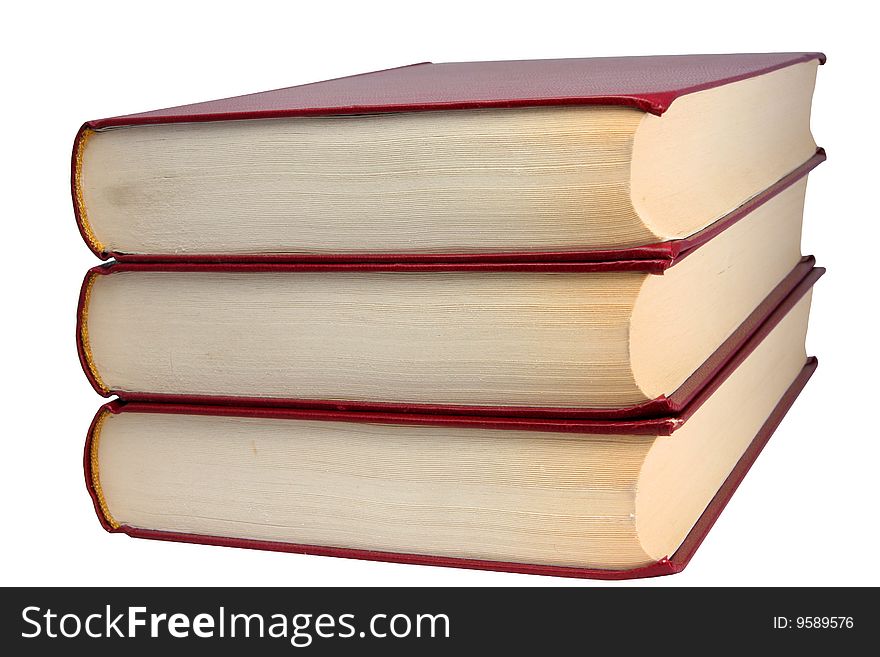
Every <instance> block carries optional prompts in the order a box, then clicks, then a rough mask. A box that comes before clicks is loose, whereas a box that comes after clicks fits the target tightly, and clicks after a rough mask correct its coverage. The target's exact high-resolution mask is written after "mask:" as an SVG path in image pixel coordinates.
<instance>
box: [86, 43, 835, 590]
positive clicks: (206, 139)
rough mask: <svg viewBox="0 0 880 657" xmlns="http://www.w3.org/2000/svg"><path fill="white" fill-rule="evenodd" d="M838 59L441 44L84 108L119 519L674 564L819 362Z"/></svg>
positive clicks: (401, 551) (292, 548)
mask: <svg viewBox="0 0 880 657" xmlns="http://www.w3.org/2000/svg"><path fill="white" fill-rule="evenodd" d="M823 60H824V58H823V56H822V55H821V54H818V53H782V54H778V53H777V54H749V55H703V56H663V57H634V58H610V59H571V60H547V61H513V62H481V63H453V64H418V65H414V66H408V67H402V68H397V69H391V70H387V71H379V72H376V73H369V74H365V75H360V76H352V77H348V78H340V79H337V80H331V81H328V82H321V83H316V84H310V85H304V86H299V87H292V88H287V89H280V90H277V91H270V92H266V93H259V94H254V95H249V96H241V97H237V98H231V99H226V100H219V101H212V102H206V103H200V104H196V105H188V106H184V107H176V108H172V109H167V110H159V111H154V112H147V113H143V114H134V115H130V116H123V117H117V118H111V119H104V120H100V121H92V122H89V123H87V124H85V125H84V126H83V128H82V129H81V130H80V132H79V134H78V135H77V138H76V141H75V145H74V154H73V166H72V168H73V172H72V191H73V197H74V205H75V212H76V216H77V220H78V223H79V227H80V230H81V232H82V235H83V237H84V239H85V240H86V242H87V243H88V245H89V246H90V247H91V249H92V250H93V251H94V252H95V254H96V255H98V256H99V257H101V258H103V259H111V258H112V260H111V261H110V262H109V263H106V264H103V265H100V266H98V267H95V268H94V269H92V270H91V271H90V272H88V274H87V275H86V277H85V281H84V283H83V287H82V294H81V298H80V302H79V318H78V328H77V340H78V347H79V353H80V359H81V362H82V364H83V369H84V371H85V373H86V375H87V377H88V378H89V380H90V381H91V383H92V385H93V386H94V387H95V389H96V390H97V391H98V392H100V393H101V394H102V395H105V396H111V395H113V396H116V399H115V400H114V401H111V402H110V403H108V404H106V405H105V406H103V407H102V408H101V409H100V410H99V412H98V414H97V415H96V417H95V420H94V422H93V423H92V426H91V428H90V430H89V433H88V439H87V444H86V452H85V468H86V480H87V484H88V488H89V491H90V493H91V496H92V499H93V501H94V505H95V509H96V511H97V513H98V516H99V518H100V520H101V523H102V524H103V526H104V527H105V528H106V529H107V530H109V531H114V532H124V533H126V534H129V535H131V536H137V537H145V538H153V539H162V540H175V541H186V542H198V543H206V544H211V545H231V546H239V547H254V548H262V549H269V550H281V551H288V552H303V553H310V554H324V555H335V556H345V557H355V558H368V559H378V560H389V561H399V562H406V563H419V564H434V565H446V566H463V567H472V568H486V569H497V570H509V571H515V572H524V573H544V574H553V575H568V576H581V577H601V578H624V577H639V576H650V575H660V574H665V573H672V572H676V571H678V570H680V569H681V568H683V567H684V566H685V565H686V564H687V562H688V560H689V559H690V558H691V556H692V554H693V553H694V550H695V549H696V548H697V546H698V545H699V544H700V542H701V541H702V539H703V537H704V536H705V534H706V532H707V531H708V529H709V528H710V527H711V525H712V524H713V522H714V521H715V519H716V517H717V515H718V514H719V512H720V511H721V510H722V508H723V507H724V505H725V504H726V503H727V501H728V499H729V498H730V496H731V494H732V493H733V491H734V490H735V489H736V487H737V485H738V484H739V482H740V481H741V480H742V478H743V476H744V475H745V473H746V471H747V470H748V468H749V466H750V465H751V464H752V462H753V461H754V460H755V458H756V457H757V455H758V453H759V452H760V451H761V449H762V447H763V446H764V444H765V443H766V441H767V440H768V438H769V436H770V434H771V433H772V432H773V431H774V429H775V428H776V426H777V425H778V423H779V422H780V420H781V419H782V416H783V415H784V414H785V413H786V411H787V410H788V408H789V406H790V405H791V404H792V402H793V401H794V399H795V397H796V396H797V395H798V393H799V391H800V390H801V388H802V387H803V385H804V384H805V383H806V380H807V379H808V378H809V376H810V375H811V374H812V372H813V370H814V368H815V366H816V361H815V359H812V358H807V356H806V352H805V348H804V340H805V334H806V330H807V319H808V315H809V309H810V293H811V287H812V285H813V283H814V282H815V281H816V279H817V278H818V277H819V276H820V275H821V273H822V271H823V270H822V269H819V268H816V267H814V261H813V259H812V258H810V257H802V256H801V251H800V235H801V224H802V216H803V207H804V192H805V187H806V182H807V174H808V173H809V172H810V171H811V170H812V169H813V168H814V167H815V166H816V165H818V164H819V163H820V162H821V161H822V160H823V159H824V153H823V151H822V150H821V149H817V148H816V144H815V142H814V141H813V138H812V136H811V133H810V105H811V98H812V93H813V87H814V83H815V78H816V71H817V67H818V65H819V64H820V63H822V62H823ZM804 410H806V409H804ZM780 476H785V475H784V473H780Z"/></svg>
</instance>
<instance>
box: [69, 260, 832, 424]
mask: <svg viewBox="0 0 880 657" xmlns="http://www.w3.org/2000/svg"><path fill="white" fill-rule="evenodd" d="M814 264H815V259H814V258H813V257H812V256H808V257H805V258H803V259H802V260H801V262H800V263H799V264H798V265H797V266H796V267H795V268H794V269H793V270H792V271H791V272H790V273H789V274H788V276H786V277H785V279H784V280H783V281H782V282H780V283H779V285H777V286H776V288H775V289H774V290H773V291H772V292H771V293H770V294H769V295H768V296H767V297H766V298H765V299H764V301H763V302H762V303H761V304H760V305H759V306H758V307H757V308H756V309H755V310H754V311H753V312H752V313H751V315H749V317H747V318H746V320H745V321H744V322H743V323H742V324H741V325H740V326H739V328H737V330H736V331H734V332H733V334H731V335H730V336H729V337H728V338H727V340H725V342H724V343H722V344H721V346H720V347H719V348H718V349H717V350H716V351H715V352H714V353H713V354H712V355H711V356H710V357H709V358H708V359H706V361H705V362H704V363H703V364H702V365H701V366H700V367H699V368H698V369H697V370H696V371H695V372H694V373H693V374H692V375H691V376H690V377H689V378H688V379H687V380H686V381H685V382H684V383H683V384H682V385H681V386H680V387H679V388H678V389H677V390H676V391H675V392H674V393H672V394H670V395H668V396H665V395H664V396H660V397H657V398H655V399H653V400H650V401H647V402H643V403H641V404H638V405H635V406H629V407H622V408H615V409H607V408H602V409H596V408H593V409H591V408H559V407H552V408H550V407H548V408H539V407H512V406H463V405H454V404H399V403H377V402H356V401H338V400H337V401H321V400H304V399H280V398H267V397H260V396H259V391H254V394H253V395H252V396H246V397H217V396H187V397H181V396H177V395H157V394H150V393H149V391H144V392H131V391H118V390H112V389H109V388H107V387H105V385H104V384H103V383H102V381H101V377H100V376H99V375H98V373H97V371H96V369H95V365H94V363H93V362H92V359H91V356H90V353H91V351H90V348H89V343H88V330H87V322H85V321H84V318H85V317H86V316H87V312H88V302H89V294H90V291H91V286H92V283H93V281H94V278H95V277H96V276H106V275H110V274H112V273H113V272H126V271H253V272H256V271H325V270H333V271H338V270H374V269H381V270H382V271H411V270H418V271H432V270H438V269H440V270H442V269H445V268H447V267H448V265H442V264H436V263H435V264H426V263H422V264H413V263H410V264H397V265H390V264H383V265H379V264H375V263H373V264H369V263H367V264H351V265H343V264H339V263H335V264H333V263H299V264H292V263H263V264H254V263H251V264H245V263H239V264H230V263H225V264H210V263H183V262H181V263H127V262H122V263H114V264H107V265H100V266H98V267H94V268H93V269H91V270H90V271H89V272H88V273H87V274H86V276H85V279H84V280H83V284H82V288H81V290H80V298H79V304H78V308H77V327H76V343H77V350H78V353H79V359H80V364H81V365H82V368H83V372H85V375H86V377H87V378H88V380H89V382H90V383H91V384H92V387H93V388H94V389H95V390H96V391H97V392H98V393H99V394H101V395H103V396H105V397H109V396H111V395H119V396H120V397H121V398H123V399H124V400H126V401H129V402H135V401H136V402H161V403H167V402H173V403H179V402H185V403H188V404H209V405H218V404H219V405H227V406H238V405H243V404H248V405H254V406H262V407H279V408H281V407H286V408H301V409H313V410H315V411H322V412H327V413H330V414H331V415H332V414H336V413H340V412H342V413H368V414H369V413H375V412H384V413H390V414H393V415H395V416H397V415H399V416H407V417H421V416H425V415H450V414H455V415H459V416H489V417H497V418H509V419H511V420H512V419H513V418H567V419H575V420H600V421H605V420H615V421H617V423H616V425H615V427H617V428H612V429H610V430H614V431H617V432H618V433H630V432H632V431H633V427H632V426H630V423H628V422H624V420H633V419H636V418H649V417H661V416H665V415H674V414H679V413H682V412H684V411H685V409H686V408H689V407H691V406H692V405H693V402H694V400H695V399H697V398H698V396H699V395H700V394H704V393H705V391H706V389H707V387H709V386H710V383H711V382H712V381H714V380H715V379H717V377H718V375H719V373H721V372H725V371H729V370H730V369H731V368H735V367H736V365H738V364H739V362H741V361H742V359H743V358H745V356H746V355H748V353H750V351H751V349H752V348H754V345H755V344H757V342H759V341H760V340H761V339H762V338H763V336H764V335H766V333H767V332H768V331H769V330H771V329H772V328H773V327H774V326H776V324H777V323H778V322H779V321H780V320H781V319H782V318H783V317H784V316H785V314H786V313H787V312H788V310H789V309H790V308H791V307H792V306H794V304H795V303H796V302H797V301H798V300H799V299H800V298H801V297H802V296H803V295H804V294H805V293H806V292H807V291H808V290H809V289H810V288H811V287H812V285H813V283H814V282H815V281H816V280H817V279H818V278H819V277H820V276H821V275H822V274H823V273H824V271H825V270H824V269H822V268H819V267H814V266H813V265H814ZM498 266H500V265H498ZM570 266H571V265H570V264H565V263H556V264H551V263H543V264H537V263H536V264H535V265H534V267H535V268H539V269H540V270H548V269H549V270H553V271H555V270H563V271H565V270H567V269H568V268H569V267H570ZM473 267H474V268H475V269H478V270H479V269H486V268H487V267H490V265H474V266H473ZM454 268H455V269H460V268H461V266H460V265H458V266H455V267H454ZM638 426H639V427H641V429H642V431H641V432H644V429H645V428H647V427H648V426H649V425H644V424H639V425H638ZM650 431H652V432H653V429H650Z"/></svg>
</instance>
